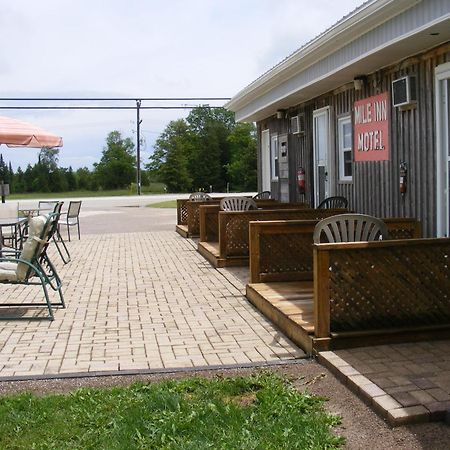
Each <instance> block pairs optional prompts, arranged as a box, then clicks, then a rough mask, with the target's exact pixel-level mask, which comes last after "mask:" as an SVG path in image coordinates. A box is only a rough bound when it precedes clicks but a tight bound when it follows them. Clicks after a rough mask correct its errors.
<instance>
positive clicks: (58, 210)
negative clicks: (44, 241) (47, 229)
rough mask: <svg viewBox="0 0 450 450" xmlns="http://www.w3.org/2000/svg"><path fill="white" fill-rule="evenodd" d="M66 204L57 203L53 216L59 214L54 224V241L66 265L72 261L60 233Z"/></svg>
mask: <svg viewBox="0 0 450 450" xmlns="http://www.w3.org/2000/svg"><path fill="white" fill-rule="evenodd" d="M63 204H64V202H56V204H55V205H54V208H53V214H57V217H56V220H55V221H54V223H53V227H54V230H53V231H52V240H53V242H54V243H55V246H56V249H57V250H58V253H59V256H60V257H61V259H62V261H63V263H64V264H68V263H69V262H70V261H71V257H70V253H69V249H68V248H67V245H66V243H65V242H64V239H63V237H62V236H61V233H60V232H59V218H60V217H61V209H62V206H63Z"/></svg>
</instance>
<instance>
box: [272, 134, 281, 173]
mask: <svg viewBox="0 0 450 450" xmlns="http://www.w3.org/2000/svg"><path fill="white" fill-rule="evenodd" d="M278 158H279V156H278V134H272V135H271V136H270V178H271V180H272V181H278V175H277V174H276V171H275V168H276V166H277V163H279V159H278ZM278 170H280V168H279V165H278Z"/></svg>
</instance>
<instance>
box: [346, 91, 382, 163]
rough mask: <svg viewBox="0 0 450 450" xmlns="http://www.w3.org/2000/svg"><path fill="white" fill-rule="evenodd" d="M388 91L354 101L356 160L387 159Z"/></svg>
mask: <svg viewBox="0 0 450 450" xmlns="http://www.w3.org/2000/svg"><path fill="white" fill-rule="evenodd" d="M388 108H389V100H388V93H387V92H385V93H383V94H379V95H375V96H373V97H369V98H365V99H364V100H358V101H357V102H355V103H354V115H353V151H354V156H355V161H356V162H361V161H387V160H389V122H388V117H389V110H388Z"/></svg>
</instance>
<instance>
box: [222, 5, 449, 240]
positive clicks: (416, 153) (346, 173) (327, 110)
mask: <svg viewBox="0 0 450 450" xmlns="http://www.w3.org/2000/svg"><path fill="white" fill-rule="evenodd" d="M226 107H227V108H228V109H229V110H231V111H233V112H234V113H235V116H236V120H237V121H240V122H256V124H257V132H258V183H259V186H258V190H259V191H265V190H269V191H271V192H272V195H273V196H274V197H275V198H277V199H278V200H281V201H284V202H298V201H304V202H307V203H309V204H310V205H311V206H317V205H318V204H319V203H320V202H321V201H322V200H323V199H324V198H326V197H330V196H343V197H346V198H347V199H348V201H349V209H350V210H352V211H355V212H358V213H364V214H370V215H374V216H377V217H382V218H384V217H415V218H417V219H419V220H420V222H421V223H422V229H423V235H424V237H432V236H450V193H449V186H450V144H449V143H450V133H449V120H450V0H369V1H366V2H365V3H363V4H362V5H361V6H360V7H359V8H357V9H356V10H354V11H352V12H351V13H349V14H348V15H346V16H345V17H344V18H343V19H342V20H340V21H339V22H338V23H336V24H335V25H334V26H332V27H331V28H329V29H328V30H326V31H324V32H323V33H322V34H320V35H318V36H317V37H316V38H315V39H313V40H312V41H310V42H308V43H307V44H305V45H303V46H302V47H300V48H299V49H298V50H297V51H295V52H294V53H293V54H291V55H290V56H288V57H287V58H286V59H284V60H283V61H282V62H280V63H279V64H277V65H276V66H275V67H273V68H272V69H270V70H269V71H268V72H266V73H264V74H262V75H261V76H260V77H259V78H258V79H257V80H255V81H254V82H252V83H251V84H250V85H248V86H247V87H245V88H244V89H242V90H241V91H240V92H239V93H238V94H236V95H235V96H234V97H233V98H232V99H231V100H230V102H228V104H227V105H226ZM299 178H301V179H304V180H305V184H304V188H301V187H299V183H298V182H297V181H298V179H299Z"/></svg>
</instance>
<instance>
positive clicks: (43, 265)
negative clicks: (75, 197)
mask: <svg viewBox="0 0 450 450" xmlns="http://www.w3.org/2000/svg"><path fill="white" fill-rule="evenodd" d="M57 216H58V215H57V214H49V215H44V216H36V217H32V218H30V221H29V235H28V238H27V240H26V242H25V243H24V245H23V249H22V250H21V251H19V250H9V251H5V250H4V251H3V252H2V257H0V283H1V284H21V285H39V286H41V287H42V290H43V291H44V298H45V301H44V302H6V303H3V302H0V308H5V307H8V308H14V309H15V310H18V309H19V308H23V307H26V308H29V309H31V308H39V307H46V308H47V310H48V314H47V315H46V316H31V317H30V316H25V315H20V314H16V315H11V316H7V315H3V314H0V319H2V320H4V319H7V320H12V319H27V320H33V319H49V320H54V315H53V307H54V306H61V307H63V308H65V303H64V297H63V293H62V291H61V279H60V278H59V276H58V273H57V272H56V269H55V267H54V266H53V264H52V262H51V261H50V259H49V258H48V255H47V248H48V245H49V242H50V239H51V238H52V233H54V231H55V230H56V224H57V220H58V217H57ZM47 286H50V287H51V288H52V289H53V290H54V291H57V292H58V294H59V301H57V302H51V301H50V298H49V295H48V289H47Z"/></svg>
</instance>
